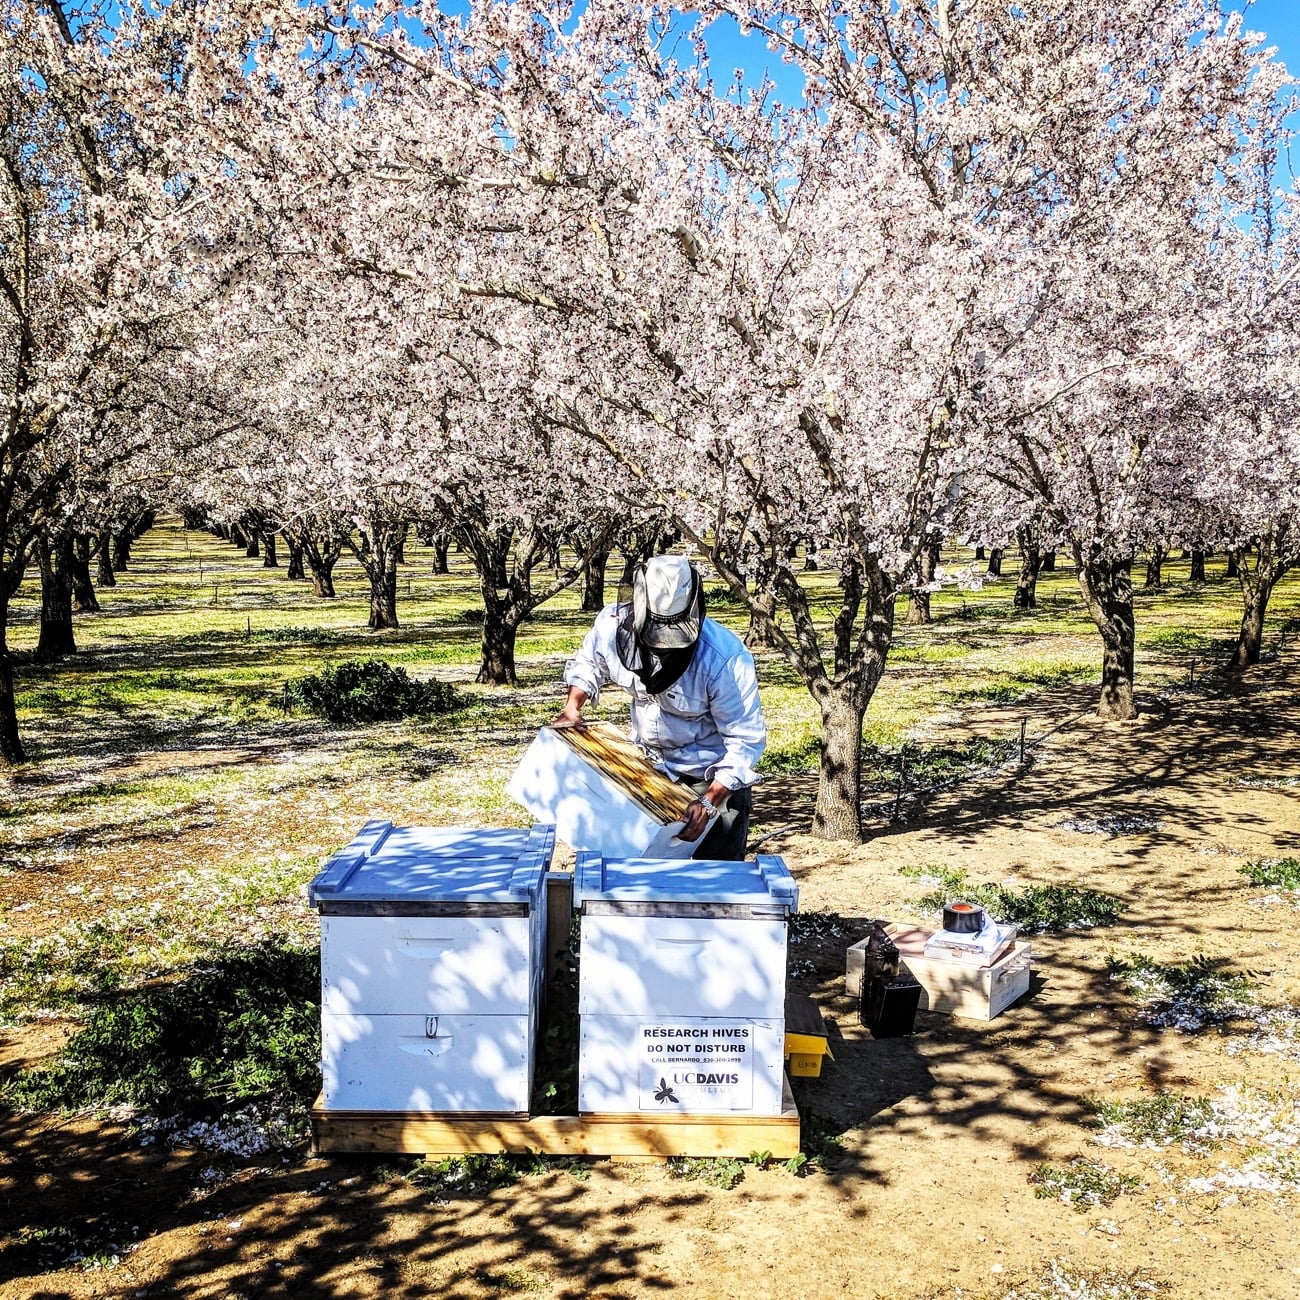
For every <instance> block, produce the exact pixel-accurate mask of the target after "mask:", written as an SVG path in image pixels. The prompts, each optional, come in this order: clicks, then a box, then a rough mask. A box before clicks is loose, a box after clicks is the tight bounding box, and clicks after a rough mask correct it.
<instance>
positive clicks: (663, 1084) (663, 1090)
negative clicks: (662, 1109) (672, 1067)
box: [655, 1075, 681, 1105]
mask: <svg viewBox="0 0 1300 1300" xmlns="http://www.w3.org/2000/svg"><path fill="white" fill-rule="evenodd" d="M655 1101H660V1102H663V1101H675V1102H677V1104H678V1105H681V1102H680V1101H679V1100H678V1097H677V1094H676V1093H675V1092H674V1091H673V1090H672V1088H671V1087H670V1086H669V1083H668V1080H667V1079H665V1078H664V1077H663V1075H660V1076H659V1087H658V1089H657V1090H656V1091H655Z"/></svg>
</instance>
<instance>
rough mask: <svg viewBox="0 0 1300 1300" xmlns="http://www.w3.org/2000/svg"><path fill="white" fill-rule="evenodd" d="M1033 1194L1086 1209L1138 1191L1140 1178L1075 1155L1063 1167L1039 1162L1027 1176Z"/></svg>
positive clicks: (1081, 1211) (1085, 1210)
mask: <svg viewBox="0 0 1300 1300" xmlns="http://www.w3.org/2000/svg"><path fill="white" fill-rule="evenodd" d="M1029 1181H1030V1183H1031V1184H1032V1185H1033V1188H1034V1195H1035V1196H1036V1197H1038V1198H1039V1199H1040V1200H1045V1201H1060V1202H1061V1204H1062V1205H1068V1206H1069V1207H1070V1208H1071V1209H1072V1210H1076V1211H1078V1212H1079V1213H1086V1212H1087V1211H1089V1210H1094V1209H1096V1208H1097V1207H1098V1206H1103V1205H1110V1204H1111V1202H1112V1201H1114V1200H1115V1199H1116V1197H1119V1196H1122V1195H1123V1194H1124V1193H1125V1192H1134V1191H1137V1189H1138V1188H1139V1187H1141V1186H1142V1180H1141V1179H1140V1178H1137V1177H1136V1176H1134V1175H1132V1174H1121V1173H1117V1172H1116V1171H1115V1170H1114V1169H1111V1168H1110V1167H1109V1166H1108V1165H1105V1164H1103V1163H1102V1162H1101V1161H1100V1160H1089V1159H1086V1158H1085V1157H1083V1156H1076V1157H1075V1158H1074V1159H1073V1160H1071V1161H1070V1162H1069V1164H1068V1165H1065V1166H1064V1167H1063V1168H1060V1169H1058V1168H1056V1167H1054V1166H1053V1165H1049V1164H1042V1165H1039V1166H1038V1168H1037V1169H1036V1170H1035V1171H1034V1172H1033V1173H1032V1174H1030V1176H1029Z"/></svg>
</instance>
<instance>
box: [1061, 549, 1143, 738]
mask: <svg viewBox="0 0 1300 1300" xmlns="http://www.w3.org/2000/svg"><path fill="white" fill-rule="evenodd" d="M1074 560H1075V565H1076V567H1077V570H1078V575H1079V589H1080V590H1081V591H1082V592H1083V599H1084V602H1085V603H1086V604H1087V606H1088V613H1089V614H1091V615H1092V621H1093V622H1094V623H1095V624H1096V625H1097V631H1098V632H1100V633H1101V644H1102V663H1101V699H1100V701H1099V702H1098V705H1097V716H1098V717H1099V718H1106V719H1108V720H1110V721H1114V722H1126V721H1128V720H1129V719H1130V718H1135V717H1137V706H1136V704H1135V703H1134V701H1133V644H1134V635H1135V632H1134V625H1133V575H1132V568H1133V559H1132V557H1131V556H1130V557H1128V558H1127V559H1124V560H1109V559H1106V558H1104V557H1101V556H1096V555H1088V556H1085V555H1084V553H1083V548H1082V546H1081V545H1080V544H1079V543H1075V546H1074Z"/></svg>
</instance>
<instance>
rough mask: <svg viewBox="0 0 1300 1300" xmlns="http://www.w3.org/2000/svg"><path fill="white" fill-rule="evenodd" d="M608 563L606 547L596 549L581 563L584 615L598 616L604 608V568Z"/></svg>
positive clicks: (607, 549)
mask: <svg viewBox="0 0 1300 1300" xmlns="http://www.w3.org/2000/svg"><path fill="white" fill-rule="evenodd" d="M608 563H609V548H608V547H598V548H597V549H596V550H594V551H591V552H590V553H589V554H588V556H587V558H586V559H585V560H584V561H583V564H582V612H583V613H584V614H599V613H600V611H601V610H602V609H604V608H605V566H606V565H607V564H608Z"/></svg>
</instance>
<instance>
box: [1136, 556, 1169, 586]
mask: <svg viewBox="0 0 1300 1300" xmlns="http://www.w3.org/2000/svg"><path fill="white" fill-rule="evenodd" d="M1168 554H1169V552H1168V550H1167V549H1166V548H1165V547H1163V546H1153V547H1152V548H1151V554H1150V555H1149V556H1148V557H1147V576H1146V580H1145V581H1144V582H1143V584H1142V589H1143V590H1144V591H1159V590H1160V589H1161V587H1163V586H1164V581H1163V578H1162V574H1163V571H1164V565H1165V557H1166V556H1167V555H1168Z"/></svg>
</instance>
